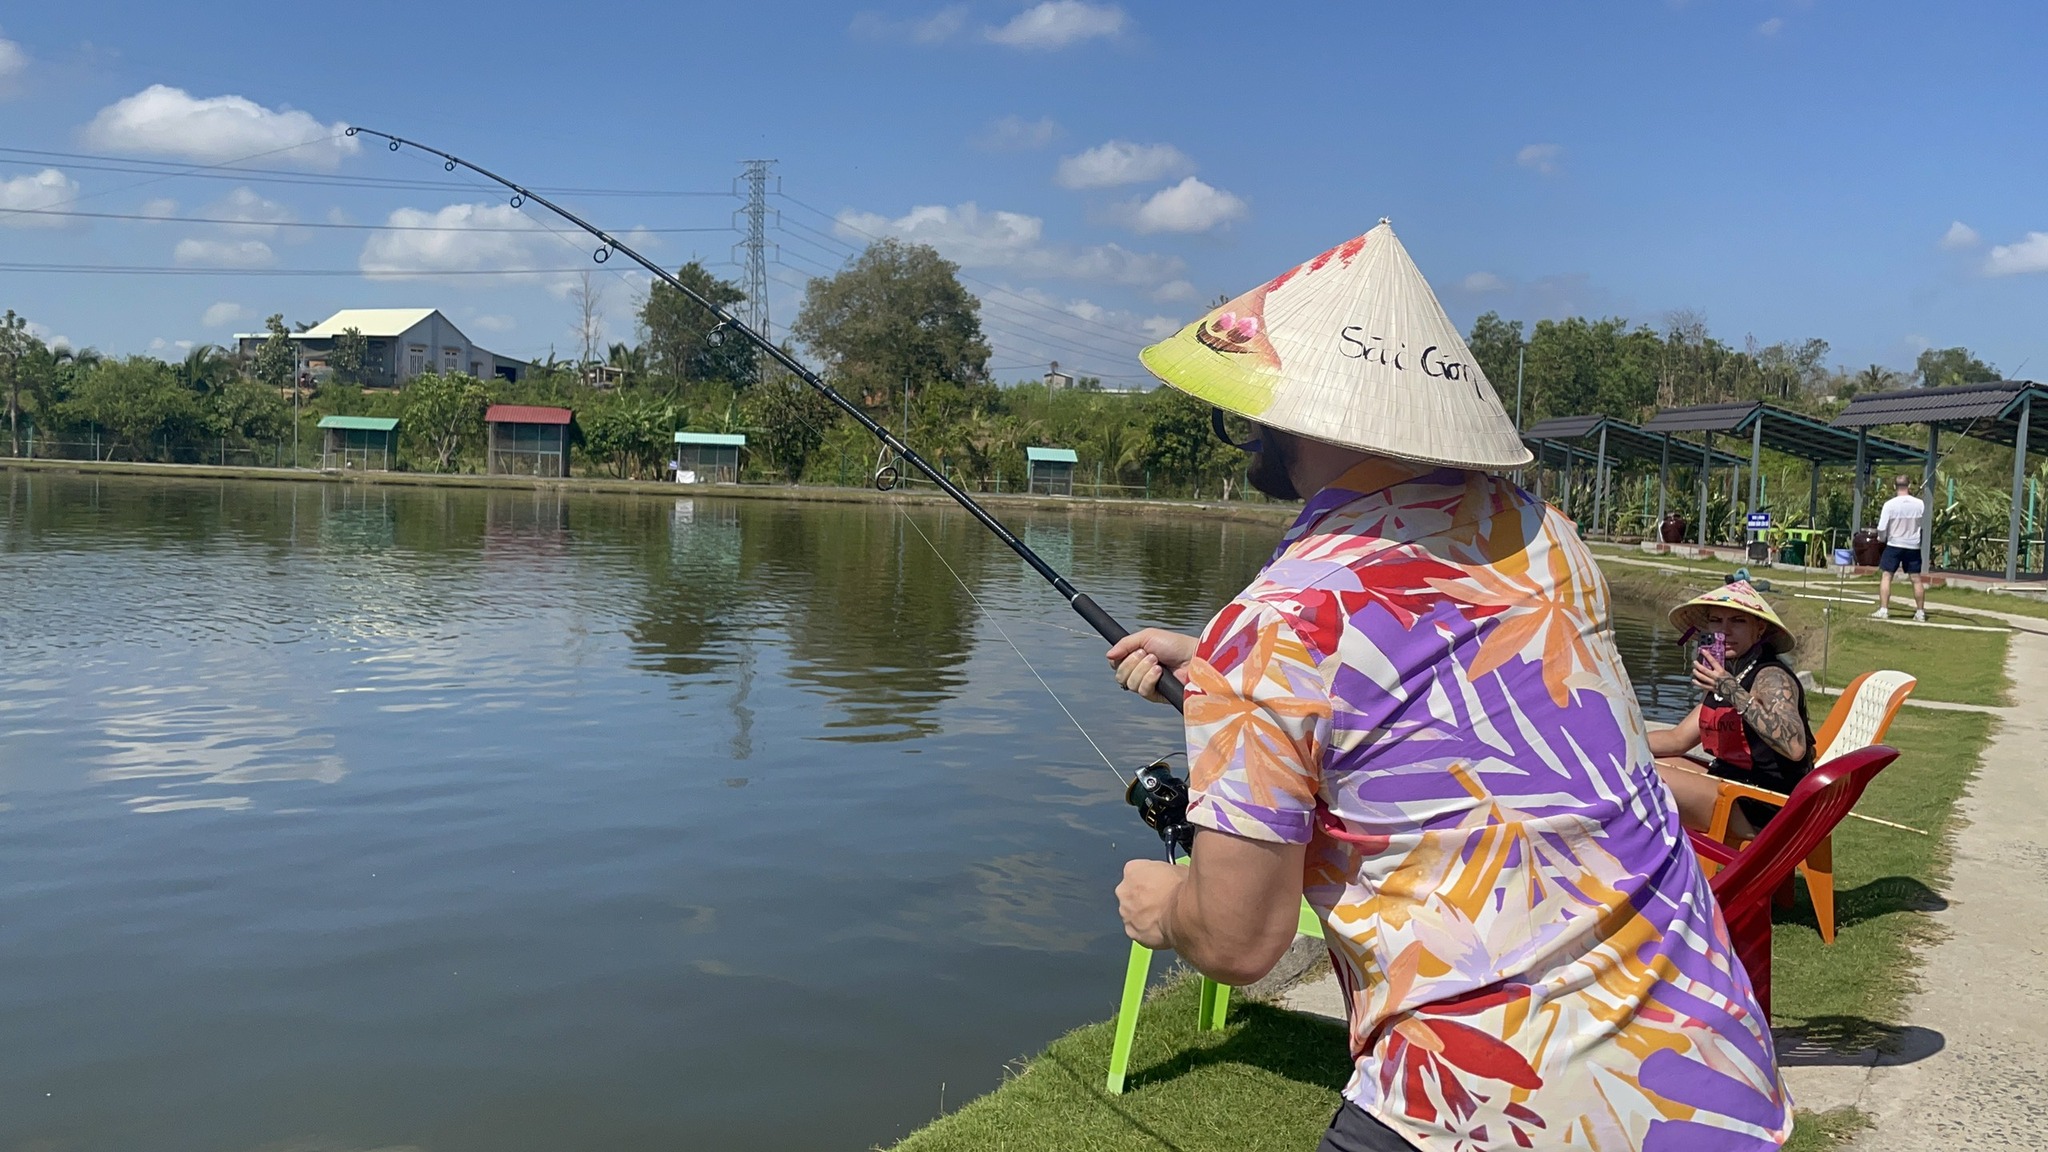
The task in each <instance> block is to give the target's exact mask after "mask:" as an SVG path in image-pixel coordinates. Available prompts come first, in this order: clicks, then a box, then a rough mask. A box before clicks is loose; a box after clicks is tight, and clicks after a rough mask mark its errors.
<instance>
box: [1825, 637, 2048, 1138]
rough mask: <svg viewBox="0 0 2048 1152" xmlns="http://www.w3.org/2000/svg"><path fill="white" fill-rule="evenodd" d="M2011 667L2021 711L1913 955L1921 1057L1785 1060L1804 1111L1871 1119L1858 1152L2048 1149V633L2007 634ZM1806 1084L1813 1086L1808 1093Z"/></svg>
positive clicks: (1971, 804)
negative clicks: (1810, 1064) (2045, 751)
mask: <svg viewBox="0 0 2048 1152" xmlns="http://www.w3.org/2000/svg"><path fill="white" fill-rule="evenodd" d="M2006 670H2007V672H2008V673H2009V674H2010V675H2011V677H2012V683H2013V691H2014V693H2015V695H2016V696H2018V697H2019V700H2020V705H2021V706H2020V707H2016V708H2013V709H2011V710H2009V711H2008V712H2007V714H2006V715H2005V717H2004V718H2003V719H2002V720H2001V721H2000V723H1999V724H1998V725H1997V726H1996V728H1995V729H1994V730H1993V732H1992V736H1991V743H1990V745H1989V746H1988V747H1987V748H1986V749H1985V753H1984V764H1983V766H1982V768H1981V769H1980V770H1979V771H1978V774H1977V778H1976V780H1974V781H1973V782H1972V783H1971V785H1970V790H1969V792H1968V794H1967V795H1965V796H1964V797H1963V800H1962V804H1961V813H1960V814H1961V815H1962V817H1963V819H1964V821H1965V822H1964V823H1963V824H1962V826H1961V829H1960V831H1958V832H1957V833H1956V837H1955V864H1954V868H1953V873H1954V874H1953V876H1952V878H1951V880H1950V882H1949V884H1948V886H1947V891H1945V892H1944V893H1943V895H1944V896H1945V897H1946V898H1947V899H1948V908H1947V909H1946V910H1945V911H1941V912H1935V913H1931V914H1930V915H1931V916H1932V918H1933V919H1934V920H1935V922H1936V923H1937V924H1939V925H1940V927H1941V928H1942V929H1943V931H1944V934H1945V935H1944V938H1943V939H1942V940H1941V941H1940V942H1939V943H1937V944H1935V945H1933V946H1932V947H1929V948H1928V949H1926V950H1925V952H1923V954H1922V956H1921V961H1922V967H1921V972H1920V983H1921V989H1920V991H1919V992H1918V993H1917V994H1915V995H1914V996H1913V998H1912V999H1911V1000H1910V1001H1909V1002H1908V1005H1907V1010H1906V1036H1905V1038H1904V1039H1905V1042H1906V1045H1907V1048H1908V1051H1907V1052H1905V1053H1902V1054H1901V1055H1906V1056H1910V1055H1913V1054H1914V1053H1913V1051H1912V1049H1914V1048H1918V1049H1921V1050H1924V1049H1925V1048H1926V1047H1927V1046H1929V1045H1931V1044H1933V1043H1937V1042H1938V1043H1939V1044H1940V1050H1939V1051H1936V1052H1934V1053H1933V1054H1932V1055H1928V1056H1926V1057H1925V1058H1924V1059H1918V1060H1912V1061H1911V1062H1904V1063H1900V1062H1896V1061H1895V1062H1893V1063H1891V1064H1890V1066H1883V1063H1884V1061H1883V1058H1880V1059H1879V1061H1878V1063H1879V1065H1880V1066H1874V1067H1870V1068H1857V1069H1818V1068H1809V1069H1798V1068H1794V1069H1789V1070H1788V1075H1791V1074H1793V1073H1802V1072H1803V1073H1819V1072H1827V1073H1832V1075H1830V1076H1827V1077H1819V1076H1797V1075H1794V1076H1793V1077H1792V1080H1791V1083H1792V1089H1793V1095H1794V1096H1795V1097H1796V1098H1798V1099H1799V1102H1800V1105H1801V1106H1802V1107H1808V1108H1815V1107H1818V1108H1823V1109H1824V1108H1827V1107H1832V1106H1834V1105H1836V1104H1853V1105H1855V1106H1856V1107H1858V1108H1860V1109H1862V1110H1863V1112H1864V1113H1866V1114H1867V1115H1869V1116H1870V1117H1872V1118H1873V1119H1874V1120H1875V1121H1876V1125H1877V1126H1876V1127H1875V1128H1874V1129H1873V1130H1871V1131H1870V1132H1868V1133H1865V1134H1864V1135H1863V1137H1862V1138H1860V1139H1858V1140H1857V1141H1856V1142H1855V1144H1854V1145H1853V1146H1852V1147H1854V1148H1856V1149H1859V1150H1865V1152H1877V1150H1881V1152H1892V1150H1894V1149H1898V1150H1908V1149H1910V1150H1915V1152H1917V1150H1919V1149H1928V1148H2001V1149H2008V1148H2010V1149H2019V1148H2033V1149H2048V1123H2044V1121H2043V1116H2042V1113H2041V1109H2040V1102H2041V1101H2042V1100H2043V1099H2048V1093H2044V1089H2043V1087H2042V1082H2043V1080H2044V1078H2048V822H2044V819H2043V813H2044V812H2048V773H2044V772H2043V771H2042V751H2041V750H2042V748H2043V747H2044V746H2048V637H2042V636H2040V635H2038V634H2036V633H2032V632H2020V633H2015V634H2014V636H2013V638H2012V647H2011V650H2010V652H2009V653H2008V655H2007V657H2006ZM1802 1088H1804V1089H1808V1090H1805V1091H1802Z"/></svg>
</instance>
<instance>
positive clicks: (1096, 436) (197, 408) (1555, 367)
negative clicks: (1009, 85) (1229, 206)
mask: <svg viewBox="0 0 2048 1152" xmlns="http://www.w3.org/2000/svg"><path fill="white" fill-rule="evenodd" d="M957 272H958V269H957V267H956V266H955V265H954V264H952V263H951V262H949V261H947V260H945V259H944V258H942V257H941V256H940V255H939V254H938V253H937V252H936V251H934V250H933V249H931V248H930V247H927V246H924V245H917V244H906V243H903V242H900V241H897V240H883V241H878V242H876V243H874V244H872V245H870V246H869V247H868V248H867V249H866V250H865V251H864V252H862V253H861V255H860V256H859V257H858V258H856V259H855V260H854V261H853V262H851V263H850V264H849V265H847V266H846V267H845V268H843V269H842V270H841V271H839V272H838V273H836V274H835V275H832V276H828V277H820V278H816V279H813V280H811V281H810V282H809V285H808V286H807V288H806V290H805V293H804V298H803V302H802V306H801V308H800V309H799V311H798V315H797V317H796V321H795V323H794V324H793V325H792V326H791V329H790V335H791V338H792V340H793V342H794V345H795V346H798V347H800V348H801V349H802V353H803V355H805V356H806V357H808V358H809V361H810V362H811V363H813V364H815V365H817V366H818V368H819V369H820V371H821V372H822V374H823V375H824V376H825V378H826V379H827V380H828V381H830V382H831V383H832V384H833V385H834V386H835V387H836V388H837V389H839V390H840V391H841V392H842V393H843V394H845V395H847V396H848V397H850V398H852V399H854V400H855V402H856V403H858V404H860V405H861V406H863V407H864V409H865V410H866V411H867V412H868V413H869V414H870V415H871V416H873V417H874V418H875V419H877V420H878V421H880V422H882V423H884V424H887V425H888V426H890V427H891V428H894V429H897V430H898V431H899V432H900V433H901V434H903V435H904V438H905V439H906V440H907V441H908V442H909V443H911V444H913V445H915V446H917V447H918V449H919V450H920V451H921V452H922V453H924V454H925V455H926V456H927V457H928V458H930V459H932V460H933V461H935V462H937V463H938V464H940V465H941V466H942V467H943V468H945V470H946V471H947V472H948V474H949V475H951V476H952V477H954V478H955V479H956V480H957V481H959V482H961V483H963V484H966V485H967V486H969V487H972V488H979V489H984V490H987V489H993V488H1009V489H1015V488H1019V487H1021V486H1022V479H1023V476H1024V471H1025V458H1024V450H1025V449H1026V448H1028V447H1031V446H1040V445H1042V446H1058V447H1069V448H1073V449H1075V450H1076V452H1077V453H1078V454H1079V456H1080V459H1081V464H1080V466H1079V469H1078V472H1077V479H1078V480H1079V481H1080V482H1081V490H1083V491H1087V490H1089V485H1091V484H1097V483H1099V484H1100V485H1101V489H1100V490H1102V491H1105V492H1118V491H1123V492H1129V493H1131V494H1138V493H1140V492H1144V493H1148V494H1152V495H1164V496H1204V497H1210V498H1216V497H1233V496H1239V495H1242V481H1241V475H1240V473H1241V470H1242V469H1241V463H1242V462H1241V460H1240V459H1239V457H1238V455H1237V454H1236V453H1235V452H1234V451H1232V450H1230V449H1227V448H1225V447H1224V446H1223V445H1221V444H1219V443H1218V442H1217V441H1216V440H1215V439H1214V437H1213V436H1212V435H1211V434H1210V432H1209V427H1208V410H1207V408H1206V407H1205V406H1204V405H1202V404H1200V403H1199V402H1197V401H1194V400H1192V399H1190V398H1188V397H1186V396H1185V395H1183V394H1181V393H1179V392H1177V391H1175V390H1173V389H1168V388H1159V389H1153V390H1151V391H1149V392H1142V393H1113V392H1105V391H1102V390H1101V389H1100V388H1099V387H1098V386H1094V385H1093V382H1090V381H1083V382H1082V386H1081V387H1077V388H1070V389H1060V390H1051V389H1048V388H1047V387H1046V386H1045V385H1044V384H1042V383H1039V382H1035V381H1034V382H1024V383H1013V384H1009V385H999V384H998V383H997V381H996V380H995V379H994V377H993V376H992V374H991V373H990V370H989V367H988V364H989V359H990V355H991V349H990V346H989V343H988V340H987V338H986V336H985V334H984V332H983V330H982V326H981V318H980V308H981V305H980V302H979V301H978V300H977V299H976V298H975V296H974V295H973V294H972V293H971V292H969V291H968V290H967V289H966V288H965V287H964V286H963V285H962V284H961V282H960V280H959V278H958V275H957ZM678 278H679V279H681V280H682V281H683V282H684V283H685V284H687V285H689V286H690V287H691V288H692V289H693V290H694V291H696V292H698V293H700V294H701V295H703V296H705V297H707V298H709V299H711V300H713V301H714V302H716V303H718V304H720V305H723V306H726V307H733V306H737V305H741V304H743V303H745V296H744V294H743V293H742V292H741V291H740V289H739V288H738V286H737V285H735V284H733V283H732V282H730V281H727V280H724V279H722V278H720V277H717V276H715V275H714V274H712V273H711V272H709V271H708V270H706V269H705V268H704V267H702V266H701V265H700V264H698V263H695V262H692V263H690V264H687V265H685V266H683V267H682V268H681V269H680V270H679V272H678ZM588 293H589V289H588V287H587V286H586V288H585V296H584V302H585V306H584V309H583V311H584V313H585V315H584V322H583V327H582V332H583V341H582V342H583V345H584V346H583V348H582V349H581V351H582V353H583V355H582V356H580V357H579V358H577V359H575V360H558V359H556V358H555V357H554V356H553V355H552V354H551V355H550V356H549V357H548V359H547V360H546V361H545V362H543V363H540V364H537V365H535V366H534V367H533V369H532V370H531V371H530V372H528V373H527V374H526V375H525V376H524V378H522V379H520V380H518V381H507V380H479V379H476V378H474V377H470V376H466V375H462V374H441V373H432V372H430V373H426V374H423V375H419V376H415V377H413V378H411V379H410V380H408V381H407V383H406V384H405V386H404V387H403V388H401V389H398V390H396V391H392V390H384V389H366V388H364V387H362V385H361V381H362V369H363V358H364V349H365V342H364V341H363V340H362V338H361V335H360V333H343V334H342V335H341V337H340V338H338V339H337V340H336V341H335V344H334V348H333V349H332V351H331V352H330V354H329V368H330V371H329V374H328V375H327V376H326V377H325V378H323V379H322V380H320V381H318V382H317V383H316V384H315V385H314V386H313V387H311V388H310V389H306V390H303V391H302V390H300V389H299V384H298V382H297V381H295V380H293V379H292V374H293V372H294V370H295V364H296V360H295V354H294V350H293V345H292V340H291V335H292V330H291V328H290V327H288V326H287V325H286V323H285V321H284V318H283V316H282V315H274V316H271V317H270V318H269V319H268V320H267V321H266V327H267V330H268V333H269V335H268V337H267V338H266V339H265V340H264V341H263V342H261V343H260V344H259V345H258V346H257V347H256V348H255V349H254V351H253V352H251V353H250V354H248V355H246V356H244V355H239V354H237V353H235V352H231V351H228V350H225V349H221V348H216V347H213V346H211V345H204V346H200V347H197V348H194V349H192V350H191V351H190V352H189V353H188V354H187V355H186V356H185V357H184V358H183V360H182V361H180V362H176V363H172V362H166V361H163V360H159V359H157V358H155V357H151V356H124V357H108V356H101V355H99V354H98V353H96V352H94V351H92V350H90V349H85V350H78V351H74V350H71V349H68V348H62V347H57V348H52V347H50V346H48V345H46V344H45V343H44V342H43V341H41V340H39V339H37V338H36V337H35V336H34V335H33V333H32V332H30V331H29V329H28V326H27V324H26V322H25V321H24V320H23V319H22V318H21V317H18V316H16V315H15V314H14V313H13V312H11V311H10V312H8V313H7V314H6V318H5V321H4V322H0V389H4V396H5V399H6V417H7V435H8V442H9V446H10V450H11V451H13V452H14V453H15V454H16V455H21V454H23V453H24V452H25V450H26V449H27V448H28V447H29V445H28V444H27V443H26V442H25V438H26V435H27V434H31V433H30V430H32V435H33V436H34V437H35V438H36V439H37V440H39V441H40V444H39V445H38V446H37V448H36V451H37V454H39V455H60V454H71V455H81V454H82V450H81V449H80V448H79V446H80V445H83V444H86V443H88V442H90V444H91V450H92V451H93V452H94V453H95V454H97V455H99V456H101V457H104V458H120V459H138V460H187V461H192V460H207V461H210V460H215V459H219V460H222V461H224V462H229V463H234V462H252V463H271V462H273V461H276V460H278V458H279V457H280V456H281V455H282V453H283V451H284V445H285V443H286V442H287V441H291V440H293V439H296V441H297V442H298V444H299V445H300V449H299V456H298V457H297V458H298V459H299V460H301V461H304V460H306V459H308V457H309V456H310V455H311V454H312V453H313V452H316V451H317V444H318V434H317V432H316V431H315V425H317V422H318V420H319V419H320V417H322V416H326V415H364V416H390V417H397V418H398V419H399V421H400V429H401V435H402V441H401V444H400V453H399V460H398V461H397V466H399V467H404V468H411V469H417V470H421V471H476V470H481V469H482V467H483V463H484V461H483V441H484V427H483V413H484V410H485V409H486V408H487V407H488V406H489V405H490V404H493V403H526V404H550V405H559V406H563V407H569V408H573V409H574V410H575V411H576V413H577V421H576V437H577V439H576V441H575V451H574V466H575V468H576V469H577V470H578V471H580V472H583V473H586V474H603V475H611V476H618V477H643V478H651V477H657V476H660V475H661V474H662V468H663V464H664V462H665V461H666V460H668V459H669V457H670V456H671V455H672V453H673V448H674V445H673V440H672V437H673V434H674V433H675V432H676V431H679V430H697V431H711V432H739V433H744V434H745V435H746V436H747V444H748V447H747V452H746V454H745V457H744V459H743V472H742V475H743V478H745V479H749V480H756V481H777V482H801V483H826V484H830V483H855V484H859V483H864V482H865V481H866V479H867V477H868V476H869V474H870V473H871V472H872V471H873V469H874V468H875V467H876V466H877V464H878V463H880V462H881V461H879V460H878V457H877V446H876V444H875V443H874V441H873V440H872V438H870V437H869V436H868V435H867V434H866V433H865V432H864V431H863V430H862V429H860V428H859V427H858V426H857V425H855V424H854V422H852V421H850V420H846V419H843V418H842V417H841V415H840V413H839V412H838V410H837V409H836V408H835V407H833V406H832V405H831V404H830V403H829V402H827V401H826V400H824V399H823V398H822V397H820V396H818V395H817V394H816V393H815V392H813V391H812V390H810V389H809V388H807V387H805V386H804V385H802V383H801V382H800V381H797V380H795V379H793V378H791V377H789V376H788V375H787V374H785V373H782V372H781V371H779V370H777V369H775V368H774V367H773V365H772V363H770V362H766V361H764V359H763V358H760V357H758V356H756V354H755V352H754V350H753V348H752V347H751V346H750V345H749V344H748V343H747V342H746V341H745V340H744V339H742V338H740V337H738V336H737V335H736V334H734V333H731V332H729V331H722V330H721V329H720V328H719V327H718V325H717V324H716V323H715V322H714V320H713V318H712V317H711V316H709V315H708V314H707V313H705V312H704V310H703V309H701V308H698V307H697V306H696V305H695V304H693V303H692V302H690V301H689V300H687V299H685V298H684V297H683V295H682V294H681V293H679V292H677V291H675V290H674V289H672V288H670V287H668V286H667V285H665V284H657V285H655V286H654V287H653V289H652V290H651V291H650V292H649V293H648V295H647V296H646V297H645V298H644V299H643V300H642V301H641V302H640V304H639V306H638V308H637V315H636V319H637V321H638V324H637V329H638V331H637V334H636V335H637V339H636V340H635V341H633V342H631V343H623V342H622V343H614V344H612V345H610V346H609V348H605V349H603V350H602V351H603V355H602V359H599V357H598V355H597V353H598V351H599V350H598V349H597V348H596V346H595V344H594V341H593V337H592V336H591V335H590V333H591V332H592V330H593V329H592V326H591V321H590V314H591V313H592V311H593V310H592V308H591V307H590V306H589V305H590V300H589V295H588ZM300 327H301V328H304V327H305V325H300ZM1470 343H1471V347H1472V351H1473V354H1474V357H1475V358H1476V359H1477V361H1478V363H1479V365H1480V367H1481V368H1482V369H1483V370H1484V371H1485V372H1486V375H1487V377H1488V378H1489V379H1490V380H1491V381H1492V382H1493V384H1494V387H1495V389H1496V390H1497V391H1498V392H1499V393H1500V395H1501V398H1502V401H1503V403H1505V404H1507V405H1508V407H1509V409H1510V411H1511V412H1512V413H1514V414H1516V415H1517V416H1518V418H1519V419H1520V420H1521V421H1522V423H1523V424H1524V426H1527V425H1528V424H1533V423H1534V422H1536V421H1538V420H1541V419H1543V418H1545V417H1548V416H1554V415H1580V414H1587V413H1593V412H1601V413H1606V414H1609V415H1613V416H1617V417H1620V418H1624V419H1629V420H1635V421H1640V420H1642V419H1644V418H1646V417H1647V416H1648V415H1649V414H1650V412H1652V411H1654V410H1655V409H1657V408H1660V407H1669V406H1674V405H1685V404H1698V403H1709V402H1714V401H1723V400H1747V399H1769V400H1771V401H1773V402H1775V403H1780V404H1785V405H1788V406H1791V407H1794V408H1799V409H1801V410H1807V411H1813V412H1815V413H1817V414H1825V413H1826V412H1827V411H1828V410H1829V409H1830V407H1831V406H1839V404H1841V403H1842V402H1844V401H1845V400H1846V399H1847V398H1848V397H1849V396H1851V395H1854V394H1855V393H1857V392H1861V391H1872V390H1881V389H1887V388H1893V387H1899V386H1904V385H1907V384H1911V383H1921V384H1928V385H1936V386H1939V385H1949V384H1960V383H1972V382H1976V381H1980V380H1993V379H1997V378H1998V373H1997V371H1996V370H1995V369H1994V368H1993V367H1992V366H1991V365H1989V364H1987V363H1985V362H1984V361H1982V360H1981V359H1979V358H1978V357H1976V356H1975V355H1974V354H1972V353H1971V352H1970V351H1969V350H1968V349H1963V348H1947V349H1934V350H1929V351H1927V352H1925V353H1923V354H1922V355H1921V356H1920V358H1919V362H1918V364H1917V365H1916V367H1915V370H1914V371H1913V372H1912V373H1911V374H1903V373H1896V372H1893V371H1891V370H1889V369H1886V368H1884V367H1882V366H1879V365H1870V366H1868V367H1866V368H1862V369H1857V370H1851V369H1848V368H1845V367H1841V366H1829V365H1828V363H1827V355H1828V351H1829V346H1828V344H1827V342H1826V341H1825V340H1819V339H1808V340H1803V341H1791V342H1781V343H1776V344H1770V345H1759V344H1758V343H1757V342H1756V341H1755V340H1753V339H1752V340H1746V341H1744V342H1743V344H1742V345H1741V346H1735V345H1732V344H1730V343H1727V342H1725V341H1723V340H1721V339H1720V338H1718V337H1715V336H1714V335H1713V334H1712V333H1710V332H1709V331H1708V329H1707V325H1706V323H1705V321H1704V320H1703V319H1702V318H1700V317H1699V316H1698V315H1696V314H1693V313H1675V314H1672V315H1670V316H1668V317H1665V318H1664V319H1663V320H1662V322H1660V323H1659V324H1656V325H1651V324H1644V323H1635V322H1631V321H1629V320H1626V319H1623V318H1619V317H1602V318H1592V317H1570V318H1566V319H1561V320H1543V321H1539V322H1538V323H1536V324H1535V326H1534V327H1533V328H1532V329H1531V328H1525V326H1524V324H1523V323H1522V322H1521V321H1508V320H1505V319H1503V318H1502V317H1500V316H1499V315H1498V314H1496V313H1492V312H1489V313H1487V314H1485V315H1483V316H1481V317H1479V319H1478V320H1477V321H1476V322H1475V323H1474V325H1473V327H1472V332H1471V339H1470ZM295 433H296V437H295V435H294V434H295ZM67 448H68V453H67V451H66V449H67Z"/></svg>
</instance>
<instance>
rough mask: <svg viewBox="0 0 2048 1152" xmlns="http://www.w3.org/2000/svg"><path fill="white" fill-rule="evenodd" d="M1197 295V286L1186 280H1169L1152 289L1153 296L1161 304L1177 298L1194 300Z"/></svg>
mask: <svg viewBox="0 0 2048 1152" xmlns="http://www.w3.org/2000/svg"><path fill="white" fill-rule="evenodd" d="M1195 295H1196V293H1195V286H1194V285H1193V284H1190V283H1188V282H1187V281H1185V280H1169V281H1167V282H1166V283H1164V284H1161V285H1160V286H1159V287H1157V288H1154V289H1153V290H1152V298H1153V299H1154V300H1157V301H1159V302H1160V303H1161V304H1168V303H1172V302H1173V301H1176V300H1193V299H1194V298H1195Z"/></svg>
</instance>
